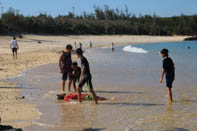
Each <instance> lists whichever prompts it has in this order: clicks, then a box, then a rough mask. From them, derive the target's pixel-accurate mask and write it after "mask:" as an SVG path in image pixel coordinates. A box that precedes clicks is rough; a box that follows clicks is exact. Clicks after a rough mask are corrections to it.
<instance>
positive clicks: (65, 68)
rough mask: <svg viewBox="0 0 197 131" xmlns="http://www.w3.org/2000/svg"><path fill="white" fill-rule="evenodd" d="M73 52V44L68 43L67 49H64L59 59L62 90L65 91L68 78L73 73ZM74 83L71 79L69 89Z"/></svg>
mask: <svg viewBox="0 0 197 131" xmlns="http://www.w3.org/2000/svg"><path fill="white" fill-rule="evenodd" d="M71 52H72V46H71V45H67V46H66V48H65V50H64V51H63V53H62V55H61V56H60V59H59V69H60V73H62V91H63V93H64V92H65V83H66V80H67V78H68V76H69V77H70V76H71V75H72V73H71V65H72V59H71ZM71 84H72V81H71V80H69V84H68V89H70V86H71Z"/></svg>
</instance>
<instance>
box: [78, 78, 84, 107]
mask: <svg viewBox="0 0 197 131" xmlns="http://www.w3.org/2000/svg"><path fill="white" fill-rule="evenodd" d="M85 83H86V79H83V80H82V81H81V82H80V83H79V86H78V87H77V93H78V101H79V102H80V103H81V102H82V101H81V89H82V87H83V86H84V84H85Z"/></svg>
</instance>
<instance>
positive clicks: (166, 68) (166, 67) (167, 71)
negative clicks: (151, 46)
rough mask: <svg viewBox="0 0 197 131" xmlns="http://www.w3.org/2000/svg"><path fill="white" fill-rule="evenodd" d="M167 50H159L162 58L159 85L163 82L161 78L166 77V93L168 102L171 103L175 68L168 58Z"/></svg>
mask: <svg viewBox="0 0 197 131" xmlns="http://www.w3.org/2000/svg"><path fill="white" fill-rule="evenodd" d="M168 52H169V51H168V49H162V50H161V55H162V57H163V70H162V73H161V79H160V83H162V82H163V77H164V75H165V77H166V89H167V92H168V99H169V101H170V102H173V97H172V84H173V82H174V79H175V67H174V62H173V60H172V59H171V58H170V57H168Z"/></svg>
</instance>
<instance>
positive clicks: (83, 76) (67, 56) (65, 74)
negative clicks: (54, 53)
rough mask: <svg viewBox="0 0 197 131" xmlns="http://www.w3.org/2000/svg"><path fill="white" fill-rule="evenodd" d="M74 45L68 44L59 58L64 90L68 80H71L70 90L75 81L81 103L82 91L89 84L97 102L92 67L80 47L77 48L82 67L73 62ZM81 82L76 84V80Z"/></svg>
mask: <svg viewBox="0 0 197 131" xmlns="http://www.w3.org/2000/svg"><path fill="white" fill-rule="evenodd" d="M71 52H72V46H71V45H67V46H66V48H65V50H64V51H63V53H62V54H61V56H60V59H59V69H60V73H62V91H63V93H64V92H65V83H66V80H69V83H68V91H70V88H71V85H72V83H73V86H74V89H75V91H76V92H77V94H78V101H79V102H80V103H81V102H82V100H81V92H82V87H83V86H84V85H85V84H87V86H88V88H89V90H90V93H91V95H92V96H93V100H94V101H95V103H96V104H97V103H98V100H97V96H96V93H95V92H94V89H93V85H92V75H91V73H90V67H89V62H88V60H87V59H86V58H85V57H84V55H83V50H82V49H81V48H78V49H77V50H76V54H77V57H78V58H79V59H80V60H81V68H80V67H78V64H77V63H76V62H73V63H72V58H71ZM77 81H78V82H79V85H78V86H76V82H77Z"/></svg>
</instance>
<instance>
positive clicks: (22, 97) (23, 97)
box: [16, 96, 25, 100]
mask: <svg viewBox="0 0 197 131" xmlns="http://www.w3.org/2000/svg"><path fill="white" fill-rule="evenodd" d="M18 99H21V100H22V99H25V96H21V97H16V100H18Z"/></svg>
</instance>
